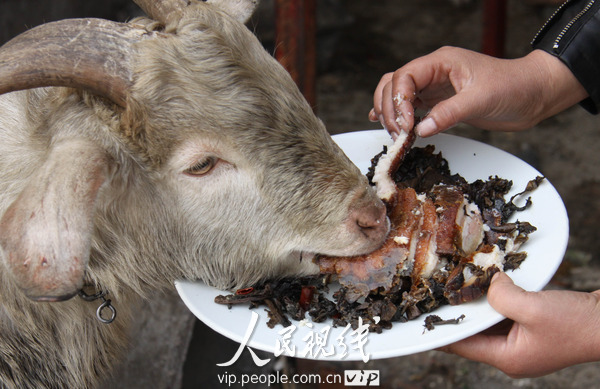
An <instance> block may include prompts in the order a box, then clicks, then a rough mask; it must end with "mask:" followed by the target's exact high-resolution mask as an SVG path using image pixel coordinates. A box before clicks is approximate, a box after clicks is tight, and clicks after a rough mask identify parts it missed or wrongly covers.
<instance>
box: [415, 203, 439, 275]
mask: <svg viewBox="0 0 600 389" xmlns="http://www.w3.org/2000/svg"><path fill="white" fill-rule="evenodd" d="M422 209H423V211H422V217H421V226H420V228H419V235H418V241H417V247H416V250H415V259H414V265H413V272H412V279H413V285H414V284H416V283H418V281H419V279H422V278H429V277H431V275H432V274H433V271H434V270H435V268H436V267H437V265H438V262H439V256H438V254H437V233H438V226H439V223H438V217H437V213H436V210H435V205H434V204H433V201H431V199H429V198H426V197H425V198H423V201H422Z"/></svg>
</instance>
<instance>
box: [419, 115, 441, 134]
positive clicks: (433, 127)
mask: <svg viewBox="0 0 600 389" xmlns="http://www.w3.org/2000/svg"><path fill="white" fill-rule="evenodd" d="M437 130H438V127H437V124H435V121H434V120H433V118H427V119H425V120H423V121H422V122H421V123H419V125H417V128H416V130H415V131H417V135H419V136H430V135H433V134H435V133H437Z"/></svg>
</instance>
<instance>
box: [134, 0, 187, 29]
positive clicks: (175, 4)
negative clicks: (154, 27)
mask: <svg viewBox="0 0 600 389" xmlns="http://www.w3.org/2000/svg"><path fill="white" fill-rule="evenodd" d="M133 1H134V3H136V4H137V5H138V6H139V7H140V8H141V9H142V10H143V11H144V12H145V13H146V14H147V15H148V16H149V17H150V18H152V19H154V20H157V21H159V22H161V23H163V24H166V23H167V20H168V19H169V16H171V15H173V14H174V13H180V12H181V11H183V9H184V8H185V7H187V6H188V5H189V4H190V1H189V0H133Z"/></svg>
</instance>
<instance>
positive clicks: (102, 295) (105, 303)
mask: <svg viewBox="0 0 600 389" xmlns="http://www.w3.org/2000/svg"><path fill="white" fill-rule="evenodd" d="M107 295H108V290H100V291H99V292H96V293H94V294H87V293H86V292H84V291H83V288H82V289H81V290H80V291H79V297H81V298H82V299H83V300H85V301H90V302H91V301H96V300H98V299H101V300H102V304H100V306H99V307H98V309H96V318H97V319H98V320H99V321H100V322H101V323H104V324H110V323H112V322H113V321H115V318H116V317H117V310H116V309H115V307H113V306H112V304H111V300H110V299H107V298H106V296H107ZM105 309H108V310H110V317H109V318H108V319H105V318H104V317H103V316H102V311H103V310H105Z"/></svg>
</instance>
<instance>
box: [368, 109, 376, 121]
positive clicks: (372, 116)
mask: <svg viewBox="0 0 600 389" xmlns="http://www.w3.org/2000/svg"><path fill="white" fill-rule="evenodd" d="M369 120H370V121H372V122H376V121H377V116H376V115H375V108H371V110H370V111H369Z"/></svg>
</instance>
